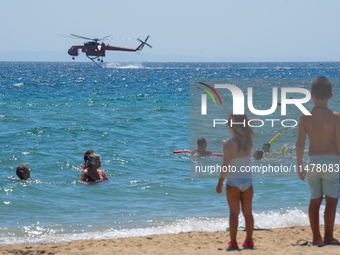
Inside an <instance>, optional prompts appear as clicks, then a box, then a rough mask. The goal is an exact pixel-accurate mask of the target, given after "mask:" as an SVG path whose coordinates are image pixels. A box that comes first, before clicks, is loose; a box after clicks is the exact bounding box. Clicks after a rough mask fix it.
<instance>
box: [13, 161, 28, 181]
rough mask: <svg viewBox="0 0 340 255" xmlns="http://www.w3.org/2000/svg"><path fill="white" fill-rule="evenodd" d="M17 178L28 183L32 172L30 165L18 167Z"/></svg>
mask: <svg viewBox="0 0 340 255" xmlns="http://www.w3.org/2000/svg"><path fill="white" fill-rule="evenodd" d="M16 174H17V176H18V177H19V178H20V179H21V180H24V181H26V180H27V179H28V178H30V176H31V171H30V169H29V168H28V163H25V164H20V165H19V166H18V167H17V171H16Z"/></svg>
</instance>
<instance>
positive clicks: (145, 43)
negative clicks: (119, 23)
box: [137, 35, 152, 51]
mask: <svg viewBox="0 0 340 255" xmlns="http://www.w3.org/2000/svg"><path fill="white" fill-rule="evenodd" d="M149 37H150V35H148V36H147V37H146V39H145V40H144V41H142V40H141V39H139V38H137V40H138V41H140V42H141V45H140V46H139V47H138V51H141V50H142V49H143V48H144V46H145V45H147V46H149V47H150V48H152V46H151V45H150V44H148V43H147V42H146V41H147V40H148V39H149Z"/></svg>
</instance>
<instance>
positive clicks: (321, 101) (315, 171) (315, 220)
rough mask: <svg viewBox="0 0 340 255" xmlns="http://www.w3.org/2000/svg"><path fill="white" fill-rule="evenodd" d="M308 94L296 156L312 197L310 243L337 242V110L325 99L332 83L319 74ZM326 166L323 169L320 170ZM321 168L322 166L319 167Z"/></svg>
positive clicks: (330, 94)
mask: <svg viewBox="0 0 340 255" xmlns="http://www.w3.org/2000/svg"><path fill="white" fill-rule="evenodd" d="M311 96H312V99H313V103H314V108H313V109H311V110H310V111H309V112H310V113H311V114H312V115H304V114H301V116H300V121H299V130H298V137H297V142H296V156H297V166H298V175H299V178H300V179H301V180H303V181H305V177H306V175H307V177H308V184H309V187H310V193H311V198H310V202H309V209H308V212H309V221H310V225H311V229H312V232H313V244H333V245H334V244H336V245H338V244H339V242H338V241H337V240H336V239H334V238H333V228H334V220H335V213H336V206H337V203H338V198H339V194H338V193H339V171H337V172H336V169H339V156H338V155H339V152H340V114H339V113H338V112H334V111H332V110H330V109H328V108H327V102H328V100H329V99H331V98H332V97H333V92H332V83H331V81H330V80H329V79H327V78H326V77H318V78H316V79H315V80H314V81H313V83H312V88H311ZM306 134H307V135H308V138H309V141H310V145H309V153H308V155H309V162H308V164H307V166H306V167H304V166H303V163H302V159H303V152H304V149H305V141H306ZM325 167H326V171H325V172H324V171H323V170H324V169H325ZM320 168H322V170H321V171H320ZM323 194H325V199H326V207H325V213H324V220H325V236H324V239H323V240H322V237H321V234H320V229H319V209H320V205H321V202H322V199H323Z"/></svg>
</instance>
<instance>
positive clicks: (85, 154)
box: [84, 150, 94, 164]
mask: <svg viewBox="0 0 340 255" xmlns="http://www.w3.org/2000/svg"><path fill="white" fill-rule="evenodd" d="M93 153H94V150H88V151H86V152H85V153H84V161H85V164H86V161H87V160H88V159H89V155H91V154H93Z"/></svg>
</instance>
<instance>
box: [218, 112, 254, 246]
mask: <svg viewBox="0 0 340 255" xmlns="http://www.w3.org/2000/svg"><path fill="white" fill-rule="evenodd" d="M248 120H249V119H248V117H247V115H233V114H232V113H230V114H229V117H228V127H229V132H230V134H231V135H232V136H233V138H232V139H231V140H228V141H225V142H224V143H223V153H224V156H223V165H222V168H221V169H222V170H221V174H220V178H219V181H218V184H217V187H216V192H217V193H222V192H223V191H222V188H223V182H224V179H225V178H226V177H227V201H228V204H229V211H230V215H229V230H230V241H229V243H228V248H229V249H238V245H237V241H236V235H237V228H238V215H239V213H240V203H241V205H242V213H243V216H244V218H245V222H246V240H245V241H244V243H243V245H242V246H243V247H244V248H253V247H254V242H253V230H254V218H253V214H252V200H253V182H252V174H251V172H249V173H246V172H240V169H241V167H245V166H249V164H250V157H251V156H250V155H251V148H252V147H253V140H254V132H253V130H252V128H251V127H250V126H248V125H247V123H248ZM233 123H235V124H233ZM242 123H243V124H242ZM230 168H234V169H236V171H232V172H228V171H227V170H228V169H230Z"/></svg>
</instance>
